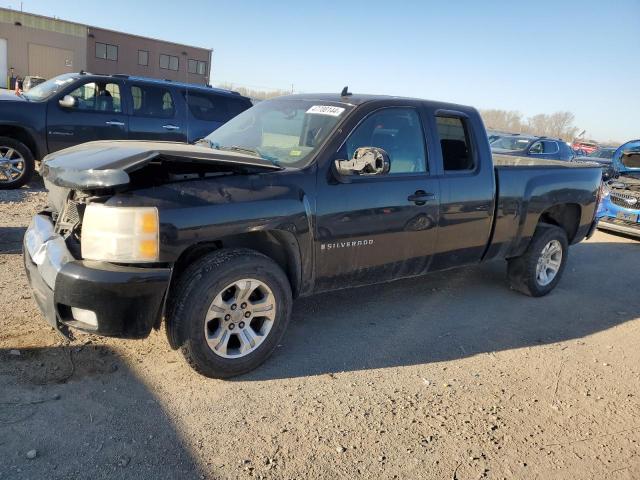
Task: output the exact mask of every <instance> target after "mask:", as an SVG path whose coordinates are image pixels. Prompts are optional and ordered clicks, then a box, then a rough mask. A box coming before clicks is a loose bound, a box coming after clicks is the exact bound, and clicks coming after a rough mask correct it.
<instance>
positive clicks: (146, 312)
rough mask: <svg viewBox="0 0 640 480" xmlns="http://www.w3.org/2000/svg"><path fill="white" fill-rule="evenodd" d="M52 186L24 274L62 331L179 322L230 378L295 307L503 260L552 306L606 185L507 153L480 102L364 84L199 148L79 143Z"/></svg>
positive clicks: (232, 126) (249, 116)
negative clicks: (369, 90) (396, 93)
mask: <svg viewBox="0 0 640 480" xmlns="http://www.w3.org/2000/svg"><path fill="white" fill-rule="evenodd" d="M41 173H42V175H43V177H44V179H45V183H46V186H47V188H48V190H49V206H48V208H47V209H46V210H45V211H43V212H41V213H39V214H37V215H36V216H35V217H34V219H33V221H32V223H31V225H30V227H29V228H28V230H27V232H26V235H25V240H24V261H25V266H26V269H27V273H28V276H29V281H30V283H31V286H32V288H33V290H34V294H35V299H36V300H37V302H38V304H39V305H40V308H41V310H42V311H43V312H44V314H45V316H46V318H47V320H48V322H49V323H50V324H51V325H52V326H53V327H54V328H55V329H57V330H58V331H59V332H61V333H63V334H65V335H70V334H71V331H70V327H71V328H73V329H78V330H81V331H85V332H92V333H96V334H99V335H106V336H117V337H123V338H143V337H146V336H147V335H148V334H149V332H150V331H151V329H152V328H159V327H160V326H161V324H162V323H163V322H164V323H165V326H166V332H167V336H168V339H169V342H170V344H171V346H172V347H173V348H180V349H181V350H182V352H183V354H184V356H185V358H186V359H187V361H188V362H189V364H191V366H193V367H194V368H195V369H196V370H197V371H198V372H200V373H202V374H204V375H207V376H210V377H217V378H224V377H230V376H233V375H237V374H241V373H243V372H247V371H249V370H251V369H253V368H255V367H256V366H258V365H259V364H260V363H261V362H263V361H264V360H265V359H266V358H267V357H268V356H269V354H270V353H271V352H272V351H273V350H274V348H275V347H276V345H277V344H278V343H279V342H280V340H281V338H282V336H283V334H284V332H285V329H286V327H287V323H288V321H289V316H290V312H291V304H292V299H294V298H296V297H301V296H306V295H311V294H314V293H317V292H321V291H327V290H333V289H341V288H345V287H352V286H356V285H364V284H371V283H376V282H387V281H390V280H394V279H399V278H405V277H412V276H417V275H422V274H425V273H429V272H433V271H437V270H443V269H447V268H452V267H459V266H463V265H469V264H476V263H478V262H484V261H488V260H494V259H506V260H507V262H508V267H507V273H508V278H509V281H510V284H511V286H512V287H513V288H514V289H516V290H519V291H521V292H523V293H525V294H528V295H532V296H541V295H545V294H547V293H548V292H549V291H551V290H552V289H553V288H554V287H555V286H556V284H557V283H558V281H559V279H560V277H561V275H562V272H563V270H564V268H565V266H566V263H567V256H568V246H569V245H570V244H575V243H577V242H580V241H581V240H583V239H584V238H585V237H587V236H589V235H590V234H591V233H592V231H593V230H594V228H595V221H594V217H595V212H596V204H597V201H598V197H599V192H600V184H601V172H600V169H599V168H598V167H596V166H584V165H580V164H575V163H568V162H556V161H548V160H539V159H532V158H518V157H513V156H508V157H507V156H505V157H502V156H494V157H492V155H491V151H490V147H489V144H488V141H487V136H486V133H485V130H484V126H483V124H482V121H481V119H480V116H479V115H478V112H477V111H476V110H475V109H473V108H470V107H465V106H460V105H454V104H446V103H439V102H432V101H424V100H418V99H407V98H397V97H383V96H364V95H362V96H360V95H358V96H356V95H351V94H349V93H348V92H346V91H343V94H341V95H338V94H334V95H331V94H322V95H320V94H318V95H311V94H305V95H293V96H289V97H281V98H278V99H274V100H269V101H264V102H261V103H259V104H258V105H256V106H254V107H252V108H251V109H249V110H247V111H245V112H243V113H241V114H240V115H239V116H237V117H236V118H234V119H232V120H231V121H230V122H228V123H227V124H225V125H223V126H222V127H220V128H219V129H218V130H216V131H215V132H213V133H212V134H211V135H209V136H208V137H206V138H205V139H203V140H202V141H201V142H199V143H198V144H195V145H188V144H179V143H169V142H164V143H162V142H134V141H104V142H91V143H86V144H83V145H79V146H75V147H71V148H69V149H66V150H63V151H60V152H57V153H55V154H52V155H49V156H48V157H47V158H46V159H45V161H44V163H43V166H42V171H41ZM363 301H366V300H363Z"/></svg>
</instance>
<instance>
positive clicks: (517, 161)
mask: <svg viewBox="0 0 640 480" xmlns="http://www.w3.org/2000/svg"><path fill="white" fill-rule="evenodd" d="M493 165H494V166H495V167H497V168H503V167H504V168H510V167H518V168H520V167H544V168H545V169H546V168H601V167H600V166H599V165H593V164H587V163H582V162H565V161H562V160H545V159H542V158H533V157H516V156H513V155H500V154H495V153H494V154H493Z"/></svg>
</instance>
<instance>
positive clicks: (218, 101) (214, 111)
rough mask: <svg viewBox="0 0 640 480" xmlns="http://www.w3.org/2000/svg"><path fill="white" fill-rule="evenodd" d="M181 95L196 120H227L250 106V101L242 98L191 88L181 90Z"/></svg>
mask: <svg viewBox="0 0 640 480" xmlns="http://www.w3.org/2000/svg"><path fill="white" fill-rule="evenodd" d="M182 95H183V96H184V98H185V101H186V102H187V105H188V106H189V112H191V115H193V116H194V117H195V118H197V119H198V120H205V121H210V122H227V121H228V120H229V119H231V118H233V117H235V116H236V115H238V114H240V113H242V112H244V111H245V110H247V109H248V108H251V103H250V102H248V101H247V100H245V99H244V98H232V97H229V96H226V95H217V94H208V93H205V92H199V91H191V90H189V91H183V92H182Z"/></svg>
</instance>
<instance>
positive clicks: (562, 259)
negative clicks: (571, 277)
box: [507, 224, 569, 297]
mask: <svg viewBox="0 0 640 480" xmlns="http://www.w3.org/2000/svg"><path fill="white" fill-rule="evenodd" d="M568 246H569V242H568V240H567V234H566V233H565V231H564V230H563V229H562V228H560V227H557V226H555V225H550V224H540V225H539V226H538V228H537V229H536V231H535V233H534V235H533V237H532V238H531V243H529V247H528V248H527V250H526V252H525V253H524V254H523V255H522V256H520V257H516V258H510V259H509V260H508V267H507V274H508V276H509V282H510V283H511V287H512V288H513V289H515V290H518V291H519V292H522V293H524V294H525V295H529V296H532V297H541V296H543V295H546V294H547V293H549V292H550V291H551V290H553V289H554V288H555V286H556V285H557V284H558V282H559V281H560V277H561V276H562V273H563V272H564V268H565V266H566V263H567V256H568V253H569V248H568Z"/></svg>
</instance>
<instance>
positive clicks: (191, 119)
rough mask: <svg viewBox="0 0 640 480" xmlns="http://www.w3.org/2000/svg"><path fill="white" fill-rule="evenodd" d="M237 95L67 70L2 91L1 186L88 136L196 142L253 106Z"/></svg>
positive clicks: (22, 179) (25, 177)
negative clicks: (16, 92) (21, 90)
mask: <svg viewBox="0 0 640 480" xmlns="http://www.w3.org/2000/svg"><path fill="white" fill-rule="evenodd" d="M251 105H252V104H251V101H250V100H249V99H248V98H246V97H243V96H241V95H240V94H238V93H236V92H232V91H229V90H222V89H217V88H211V87H204V86H196V85H191V84H185V83H177V82H172V81H169V80H155V79H149V78H141V77H130V76H127V75H91V74H87V73H83V72H80V73H68V74H63V75H59V76H57V77H55V78H52V79H51V80H48V81H46V82H44V83H41V84H39V85H36V86H35V87H33V88H31V89H29V90H28V91H26V92H24V93H22V94H21V95H20V96H16V95H14V94H13V93H11V94H9V93H4V94H2V95H0V189H6V188H17V187H19V186H21V185H24V184H25V183H26V182H28V181H29V179H30V177H31V175H32V174H33V172H34V164H35V161H36V160H41V159H42V158H43V157H44V156H45V155H47V154H48V153H51V152H55V151H57V150H61V149H63V148H67V147H71V146H74V145H78V144H80V143H84V142H89V141H92V140H126V139H130V140H164V141H175V142H194V141H195V140H197V139H200V138H202V137H204V136H206V135H208V134H209V133H211V132H212V131H214V130H215V129H216V128H218V127H219V126H220V125H222V124H223V123H225V122H227V121H228V120H229V119H231V118H233V117H235V116H236V115H238V114H239V113H241V112H243V111H244V110H246V109H248V108H250V107H251Z"/></svg>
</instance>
